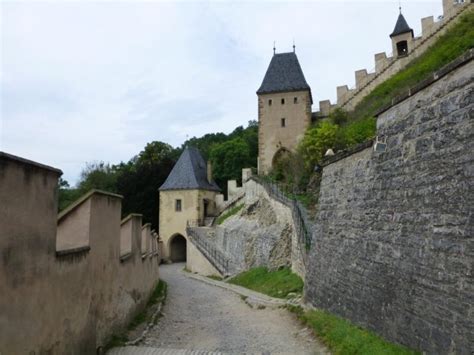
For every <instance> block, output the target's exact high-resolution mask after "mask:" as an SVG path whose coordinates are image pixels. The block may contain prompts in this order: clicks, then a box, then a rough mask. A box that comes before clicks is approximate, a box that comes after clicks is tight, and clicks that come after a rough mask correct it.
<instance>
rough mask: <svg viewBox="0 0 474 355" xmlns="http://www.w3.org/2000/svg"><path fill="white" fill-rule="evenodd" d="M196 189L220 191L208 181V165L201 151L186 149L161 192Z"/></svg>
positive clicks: (162, 186) (214, 184) (213, 183)
mask: <svg viewBox="0 0 474 355" xmlns="http://www.w3.org/2000/svg"><path fill="white" fill-rule="evenodd" d="M196 189H199V190H211V191H220V189H219V186H217V184H216V183H215V182H214V181H212V182H211V183H209V182H208V181H207V164H206V161H205V160H204V158H203V157H202V155H201V153H200V152H199V150H197V149H196V148H193V147H186V149H184V151H183V153H182V154H181V156H180V157H179V159H178V161H177V162H176V164H175V165H174V167H173V170H171V173H170V174H169V175H168V178H167V179H166V181H165V183H164V184H163V185H161V187H160V189H159V190H160V191H164V190H196Z"/></svg>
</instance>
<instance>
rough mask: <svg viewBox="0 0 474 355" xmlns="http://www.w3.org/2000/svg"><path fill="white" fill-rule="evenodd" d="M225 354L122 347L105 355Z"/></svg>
mask: <svg viewBox="0 0 474 355" xmlns="http://www.w3.org/2000/svg"><path fill="white" fill-rule="evenodd" d="M224 354H225V353H221V352H213V351H204V350H186V349H168V348H154V347H153V348H152V347H148V346H124V347H119V348H113V349H111V350H109V351H108V352H107V355H224Z"/></svg>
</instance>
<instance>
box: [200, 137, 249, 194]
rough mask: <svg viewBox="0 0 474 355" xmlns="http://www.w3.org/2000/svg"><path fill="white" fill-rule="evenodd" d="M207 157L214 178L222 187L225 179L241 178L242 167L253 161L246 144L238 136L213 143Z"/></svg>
mask: <svg viewBox="0 0 474 355" xmlns="http://www.w3.org/2000/svg"><path fill="white" fill-rule="evenodd" d="M209 158H210V160H211V162H212V167H213V174H214V179H215V180H216V182H217V183H218V184H219V185H220V186H221V187H223V188H224V189H225V185H226V184H227V180H232V179H236V180H241V175H242V168H244V167H249V166H251V164H252V161H253V159H252V158H251V156H250V149H249V146H248V144H247V143H246V142H245V140H244V139H243V138H240V137H238V138H234V139H232V140H230V141H227V142H223V143H220V144H216V145H214V146H213V147H212V149H211V152H210V157H209Z"/></svg>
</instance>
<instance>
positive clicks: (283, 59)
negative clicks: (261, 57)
mask: <svg viewBox="0 0 474 355" xmlns="http://www.w3.org/2000/svg"><path fill="white" fill-rule="evenodd" d="M299 90H310V91H311V88H310V86H309V85H308V83H307V82H306V79H305V77H304V74H303V71H302V70H301V66H300V63H299V62H298V57H297V56H296V54H295V53H293V52H291V53H279V54H275V55H274V56H273V58H272V60H271V62H270V65H269V66H268V69H267V72H266V74H265V77H264V78H263V82H262V85H261V86H260V88H259V89H258V91H257V94H259V95H260V94H270V93H275V92H285V91H299Z"/></svg>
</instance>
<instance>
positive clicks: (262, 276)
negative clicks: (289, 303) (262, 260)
mask: <svg viewBox="0 0 474 355" xmlns="http://www.w3.org/2000/svg"><path fill="white" fill-rule="evenodd" d="M229 283H232V284H235V285H239V286H243V287H246V288H249V289H251V290H254V291H257V292H261V293H264V294H266V295H268V296H271V297H278V298H286V297H287V296H288V294H290V293H297V294H301V293H302V292H303V285H304V284H303V280H302V279H301V277H299V276H298V275H296V274H294V273H293V272H291V269H290V268H288V267H284V268H280V269H278V270H275V271H269V270H268V269H267V268H266V267H257V268H254V269H250V270H248V271H245V272H242V273H240V274H238V275H237V276H235V277H233V278H232V279H230V280H229Z"/></svg>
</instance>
